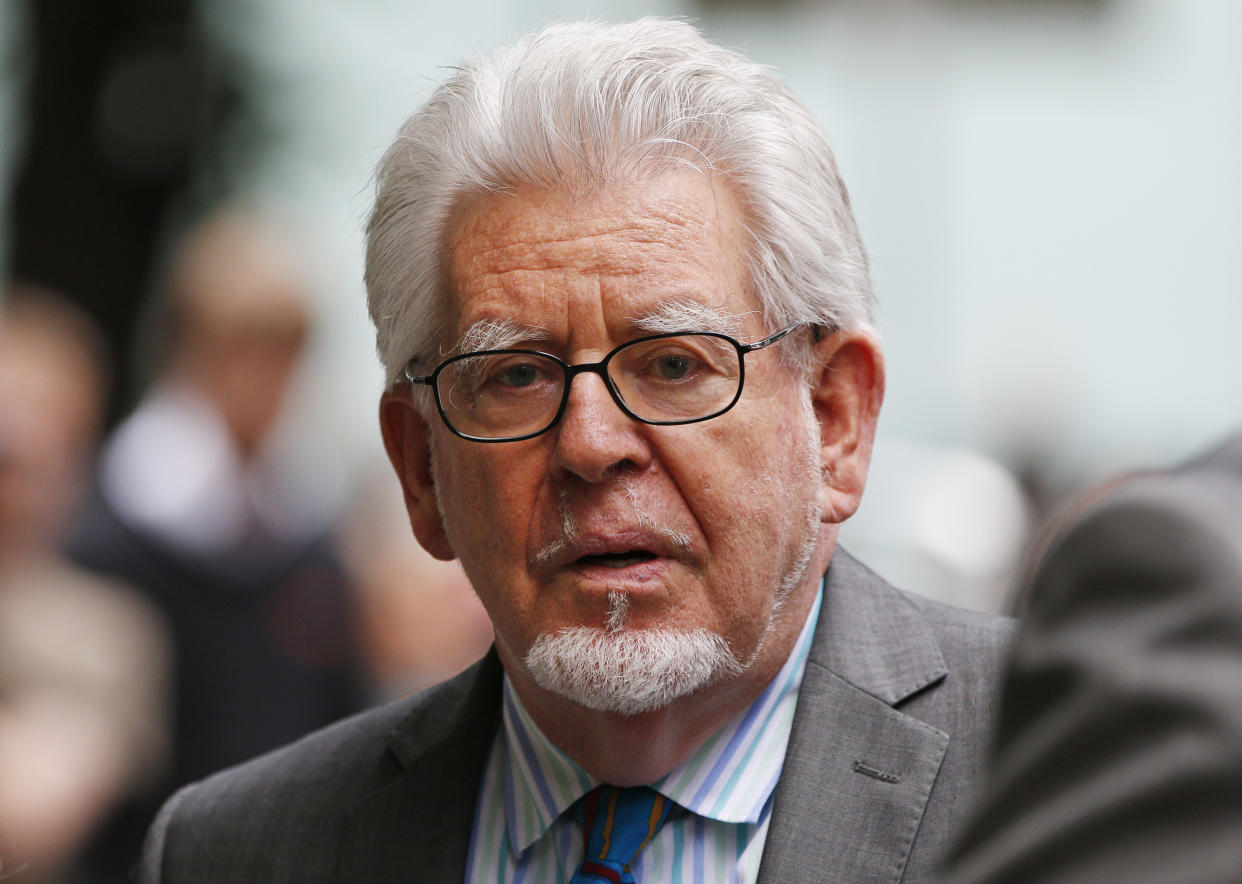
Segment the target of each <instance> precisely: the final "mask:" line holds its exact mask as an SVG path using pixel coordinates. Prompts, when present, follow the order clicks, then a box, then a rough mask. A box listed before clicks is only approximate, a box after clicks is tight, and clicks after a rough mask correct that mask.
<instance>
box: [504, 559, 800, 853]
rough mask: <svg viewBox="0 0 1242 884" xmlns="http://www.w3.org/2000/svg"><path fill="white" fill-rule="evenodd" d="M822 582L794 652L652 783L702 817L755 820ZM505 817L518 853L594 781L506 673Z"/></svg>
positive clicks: (780, 759) (778, 757)
mask: <svg viewBox="0 0 1242 884" xmlns="http://www.w3.org/2000/svg"><path fill="white" fill-rule="evenodd" d="M822 602H823V584H822V582H821V584H820V589H819V592H818V593H816V596H815V602H814V604H813V605H812V606H811V611H810V613H809V614H808V615H807V619H806V622H805V623H804V624H803V626H802V632H801V633H800V634H799V636H798V640H797V642H796V643H795V644H794V648H793V651H792V652H791V653H790V655H789V658H788V659H787V660H786V661H785V665H784V666H782V667H781V670H780V672H779V673H777V675H776V677H775V678H774V679H772V681H771V682H770V683H769V684H768V686H767V687H766V688H765V689H764V691H763V693H762V694H760V695H759V697H758V698H757V699H756V700H755V701H754V702H753V703H752V704H751V705H750V706H749V707H747V708H746V709H744V710H743V711H742V712H741V713H739V714H738V715H737V716H736V717H735V718H734V719H732V720H731V721H730V722H729V723H728V724H726V725H725V726H724V727H723V728H721V729H720V730H719V731H717V732H716V733H715V734H713V735H712V736H711V737H709V738H708V739H707V740H706V741H704V742H703V744H702V745H701V746H699V748H698V749H696V750H695V751H694V752H693V753H692V754H691V755H690V757H689V758H687V759H686V760H685V761H683V762H682V763H681V764H680V765H678V766H677V767H676V768H674V769H673V770H672V771H671V772H670V773H669V774H668V775H667V776H665V777H663V778H662V779H660V780H658V781H657V782H655V783H653V784H652V785H653V786H654V788H656V789H658V790H659V791H660V792H662V793H663V794H664V795H666V796H667V797H669V798H671V799H672V800H674V801H676V802H677V803H678V804H680V805H681V806H682V807H685V808H687V809H688V810H691V811H693V812H694V813H696V814H699V815H700V816H704V817H708V818H711V819H715V820H719V821H721V822H727V823H758V822H759V821H760V818H761V816H762V813H763V808H764V806H765V805H766V804H767V802H768V800H769V799H770V798H771V795H772V791H773V789H775V788H776V782H777V780H778V779H779V778H780V774H781V769H782V767H783V766H784V762H785V749H786V747H787V746H788V744H789V733H790V729H791V727H792V725H793V715H794V710H795V707H796V706H797V700H798V689H799V688H800V687H801V685H802V675H803V672H805V670H806V661H807V655H808V654H809V653H810V650H811V642H812V639H813V638H814V634H815V624H816V623H817V622H818V621H819V611H820V606H821V604H822ZM502 717H503V724H502V735H503V758H504V797H505V821H506V825H507V827H508V830H509V842H510V843H511V844H512V845H513V847H514V848H515V849H516V850H517V851H518V852H524V851H525V850H526V849H527V848H529V847H530V845H532V844H533V843H535V841H537V840H539V838H541V837H542V836H543V834H544V833H545V832H546V831H547V830H548V829H549V828H550V827H551V826H552V824H553V823H554V822H555V821H556V819H557V818H558V817H559V816H560V815H561V814H562V813H564V812H565V811H566V810H567V809H569V807H570V806H571V805H573V803H574V802H575V801H577V800H578V799H579V798H581V797H582V796H583V795H585V794H586V793H587V792H589V791H590V790H591V789H592V788H594V787H595V786H597V785H599V783H598V782H596V781H595V780H593V779H592V777H591V776H590V774H588V773H587V772H586V771H585V770H583V769H582V768H581V767H579V766H578V765H577V764H576V763H574V761H573V759H571V758H570V757H569V756H568V755H566V754H565V753H564V752H562V751H561V750H560V749H559V748H557V747H556V746H555V745H553V743H552V741H551V740H549V739H548V738H547V737H546V736H544V734H543V732H542V731H541V730H540V729H539V727H538V726H537V725H536V724H535V722H534V721H533V720H532V719H531V717H530V715H529V713H528V712H527V711H526V709H525V708H524V707H523V706H522V701H521V700H520V699H519V698H518V696H517V693H516V692H515V691H514V690H513V689H512V686H511V685H510V683H509V677H508V675H506V676H505V679H504V700H503V710H502Z"/></svg>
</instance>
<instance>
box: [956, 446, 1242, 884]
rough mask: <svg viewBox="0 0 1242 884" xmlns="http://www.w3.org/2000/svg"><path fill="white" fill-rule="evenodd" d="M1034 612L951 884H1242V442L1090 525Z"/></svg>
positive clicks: (1064, 548)
mask: <svg viewBox="0 0 1242 884" xmlns="http://www.w3.org/2000/svg"><path fill="white" fill-rule="evenodd" d="M1020 605H1021V607H1023V608H1024V609H1025V612H1024V613H1025V617H1024V620H1023V622H1022V624H1021V626H1020V628H1019V633H1018V637H1017V639H1016V643H1015V651H1014V656H1013V661H1012V668H1011V670H1010V672H1009V674H1008V676H1007V680H1006V683H1005V689H1004V698H1003V700H1002V715H1001V721H1000V724H999V726H998V745H997V749H996V752H995V757H994V764H993V768H992V772H991V778H990V782H989V786H988V788H987V791H986V796H985V799H984V802H983V804H982V806H981V807H980V808H979V810H978V812H977V814H976V815H975V817H974V820H973V823H972V824H971V825H970V826H969V828H968V830H967V832H966V835H965V837H964V838H963V840H962V841H961V843H960V844H959V846H958V848H957V849H956V851H955V853H954V855H953V858H952V860H951V862H950V863H949V865H948V867H947V869H946V874H945V880H946V881H949V882H953V884H958V882H961V884H983V882H1006V884H1020V882H1025V881H1032V882H1033V881H1039V882H1063V881H1082V882H1092V884H1111V882H1118V884H1120V882H1160V884H1175V882H1196V884H1211V882H1222V884H1223V882H1237V881H1242V436H1239V437H1235V438H1234V439H1232V440H1231V441H1230V442H1229V443H1228V444H1226V445H1225V446H1224V447H1222V448H1220V449H1218V450H1217V451H1216V452H1214V453H1213V454H1211V455H1209V456H1207V457H1204V458H1202V459H1200V460H1198V461H1196V462H1193V463H1191V464H1188V465H1187V466H1185V467H1183V468H1182V469H1179V470H1177V471H1175V472H1172V473H1168V474H1152V475H1143V476H1138V477H1133V478H1130V479H1128V480H1125V481H1123V482H1122V483H1119V484H1117V485H1115V486H1113V487H1111V488H1109V489H1107V490H1106V491H1104V492H1103V493H1102V495H1098V496H1097V498H1096V499H1094V500H1092V501H1090V502H1089V503H1088V504H1087V505H1086V506H1085V507H1084V508H1081V509H1080V510H1079V511H1077V512H1075V513H1074V514H1073V515H1072V517H1071V518H1069V519H1068V520H1066V522H1065V523H1063V527H1062V528H1061V530H1059V531H1058V532H1056V533H1055V534H1054V535H1053V539H1052V542H1051V544H1050V545H1049V547H1048V549H1047V550H1046V553H1045V554H1044V555H1043V556H1041V557H1040V560H1039V564H1038V565H1037V566H1036V567H1035V568H1034V570H1033V573H1032V576H1031V579H1030V580H1029V582H1028V583H1027V585H1026V586H1025V588H1024V592H1023V595H1022V597H1021V599H1020Z"/></svg>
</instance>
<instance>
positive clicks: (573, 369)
mask: <svg viewBox="0 0 1242 884" xmlns="http://www.w3.org/2000/svg"><path fill="white" fill-rule="evenodd" d="M803 325H805V323H801V322H798V323H794V324H793V325H790V326H786V327H785V328H783V329H781V330H780V331H778V332H776V333H775V334H773V335H769V336H768V337H766V338H764V339H763V340H762V341H756V342H755V343H753V344H743V343H742V342H740V341H738V340H735V339H734V338H731V337H729V336H728V335H726V334H721V333H720V332H704V331H676V332H664V333H662V334H658V335H647V336H646V337H642V338H635V339H634V340H632V341H626V342H625V343H624V344H619V345H617V346H616V347H613V348H612V350H610V351H608V354H607V355H606V356H605V357H604V358H603V359H601V360H600V361H599V362H580V363H578V364H577V365H571V364H570V363H568V362H566V361H565V360H564V359H561V358H560V357H559V356H554V355H553V354H551V353H545V352H543V351H542V350H525V349H521V348H516V349H504V350H476V351H475V352H473V353H461V354H459V355H457V356H451V357H449V358H448V359H446V360H444V361H443V362H441V363H440V364H439V365H437V366H436V367H435V369H434V370H433V371H432V372H431V374H429V375H421V376H420V375H415V374H413V373H412V372H411V371H410V369H411V367H412V364H413V362H414V360H413V359H411V360H410V361H409V362H407V363H406V364H405V367H404V368H403V369H402V374H403V375H404V376H405V379H406V381H408V382H409V383H411V384H424V385H426V386H428V387H431V391H432V393H433V394H434V396H435V400H436V410H437V411H439V412H440V420H442V421H444V425H445V426H446V427H448V428H449V431H450V432H451V433H453V435H455V436H459V437H461V438H462V439H467V440H469V441H471V442H522V441H525V440H526V439H533V438H535V437H536V436H542V435H543V434H544V433H546V432H547V431H548V430H550V429H552V428H553V427H554V426H556V424H557V422H559V421H560V419H561V418H562V417H563V416H564V414H565V408H566V407H567V406H568V405H569V389H570V386H571V385H572V384H573V380H574V378H575V377H576V376H577V375H580V374H583V373H584V372H590V373H593V374H597V375H599V376H600V377H601V378H602V379H603V381H604V386H605V387H606V388H607V389H608V394H609V395H610V396H612V401H613V402H615V403H616V404H617V407H618V408H620V409H621V411H622V413H623V414H625V415H626V416H627V417H629V418H632V419H633V420H636V421H638V422H639V423H643V424H650V425H651V426H655V427H671V426H680V425H682V424H697V423H699V422H700V421H706V420H711V419H712V418H714V417H720V415H722V414H724V413H725V412H726V411H728V410H729V409H731V408H732V407H733V406H734V405H737V401H738V400H739V399H741V398H742V389H743V387H745V386H746V354H747V353H753V352H754V351H755V350H762V349H763V348H764V347H768V346H771V345H772V344H775V343H776V342H777V341H779V340H780V339H781V338H783V337H785V336H786V335H788V334H789V333H790V332H793V331H795V330H796V329H798V328H801V327H802V326H803ZM816 332H817V334H816V339H817V340H818V337H819V335H818V332H819V327H818V326H817V327H816ZM686 335H701V336H703V337H710V338H720V339H721V340H722V341H727V342H728V343H730V344H732V345H733V347H734V349H735V350H737V363H738V375H737V392H736V393H734V394H733V398H732V399H730V400H729V403H728V404H727V405H725V406H724V407H723V408H720V409H718V410H717V411H713V412H712V413H711V414H705V415H703V416H702V417H692V418H687V419H682V420H669V421H658V420H649V419H647V418H645V417H639V416H638V415H637V414H635V413H634V412H633V411H631V410H630V407H629V406H628V405H626V404H625V400H624V399H623V398H622V396H621V391H620V390H618V389H617V387H616V385H615V384H614V383H613V380H612V378H610V377H609V376H608V363H609V362H610V361H611V360H612V358H613V357H614V356H616V355H617V354H618V353H620V352H621V351H622V350H624V349H626V348H627V347H631V346H633V345H634V344H641V343H645V342H647V341H658V340H662V339H664V338H680V337H684V336H686ZM518 354H521V355H526V356H541V357H543V358H544V359H550V360H552V361H553V362H555V363H556V364H557V365H559V366H560V367H561V370H562V371H563V372H564V373H565V388H564V389H563V390H562V391H561V404H560V406H559V407H558V408H557V409H556V414H555V415H553V416H552V419H551V420H549V421H548V422H547V424H545V425H544V426H543V427H541V428H540V429H538V430H536V431H534V432H533V433H526V434H524V435H521V436H501V437H498V438H491V437H487V436H471V435H470V434H468V433H463V432H461V430H459V429H457V428H456V427H454V426H453V422H452V421H450V420H449V418H448V415H447V414H446V413H445V411H444V404H443V403H442V402H441V401H440V388H439V386H438V385H437V384H436V380H437V378H439V377H440V372H442V371H444V369H446V368H447V367H448V366H450V365H452V364H453V363H455V362H460V361H462V360H463V359H471V358H473V357H477V356H505V355H518ZM415 358H417V357H415Z"/></svg>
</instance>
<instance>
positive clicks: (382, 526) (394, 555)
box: [344, 476, 492, 699]
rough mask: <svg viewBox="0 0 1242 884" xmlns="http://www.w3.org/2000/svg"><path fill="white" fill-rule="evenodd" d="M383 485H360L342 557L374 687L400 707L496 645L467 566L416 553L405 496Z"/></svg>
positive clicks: (374, 479)
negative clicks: (399, 699)
mask: <svg viewBox="0 0 1242 884" xmlns="http://www.w3.org/2000/svg"><path fill="white" fill-rule="evenodd" d="M379 478H380V477H378V476H375V477H368V478H367V479H366V480H364V481H363V482H362V483H360V489H359V491H358V492H357V494H356V499H355V501H354V503H353V505H352V506H351V508H350V512H349V514H348V517H347V519H346V524H345V546H344V550H345V560H346V563H347V565H348V569H349V574H350V579H351V583H352V584H353V586H354V589H355V592H356V593H357V598H358V617H359V624H360V633H361V636H362V638H361V648H362V656H363V659H364V660H365V662H366V667H367V673H368V675H369V677H370V683H371V686H372V688H373V690H374V691H375V693H376V695H377V696H378V697H379V698H382V699H394V698H396V697H401V696H404V695H406V694H408V693H410V692H412V691H415V690H418V689H420V688H425V687H428V686H429V685H433V684H436V683H437V682H441V681H444V680H445V679H447V678H450V677H452V676H454V675H457V674H458V673H459V672H461V671H462V670H463V669H465V668H466V667H467V666H469V665H470V664H471V663H474V662H475V661H476V660H478V659H479V658H480V657H482V656H483V655H484V654H485V653H486V652H487V649H488V646H489V645H491V642H492V626H491V621H490V620H488V619H487V611H485V610H484V608H483V605H482V604H481V603H480V602H479V597H478V596H477V595H475V593H474V590H473V589H471V587H470V581H469V579H468V578H467V577H466V574H465V572H464V571H462V569H461V565H460V564H458V563H457V562H442V561H440V560H438V559H436V558H435V557H434V556H432V555H431V554H430V553H428V552H427V551H426V550H424V549H423V548H422V547H421V546H419V545H418V541H416V540H415V539H414V538H413V537H412V536H410V526H409V519H408V517H407V516H406V513H405V508H404V506H403V505H402V502H401V495H400V493H399V491H398V490H397V488H396V487H394V486H393V484H392V482H391V481H384V482H380V481H379ZM385 478H386V477H385Z"/></svg>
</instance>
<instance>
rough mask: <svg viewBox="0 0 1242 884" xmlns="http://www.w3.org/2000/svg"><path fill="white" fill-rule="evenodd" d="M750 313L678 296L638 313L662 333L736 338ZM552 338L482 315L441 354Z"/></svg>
mask: <svg viewBox="0 0 1242 884" xmlns="http://www.w3.org/2000/svg"><path fill="white" fill-rule="evenodd" d="M753 312H755V311H751V312H749V313H729V312H726V311H724V310H720V309H718V308H716V307H711V306H708V305H707V304H702V303H700V302H698V301H694V300H691V299H689V298H675V299H673V300H671V301H666V302H665V303H663V304H661V305H660V306H659V307H656V308H655V309H653V310H649V311H647V312H645V313H642V314H640V315H639V316H636V317H634V318H633V319H632V320H631V322H632V324H633V325H634V327H635V328H636V329H638V330H639V331H644V332H647V333H648V334H653V335H659V334H665V333H666V332H682V331H705V332H716V333H718V334H722V335H729V336H730V337H733V338H736V337H737V336H738V334H739V333H740V332H741V330H742V327H743V325H744V324H745V322H746V318H747V317H748V316H750V315H752V313H753ZM551 340H552V336H551V334H550V333H549V332H548V330H547V329H546V328H544V327H543V326H538V325H527V324H525V323H521V322H515V321H513V320H512V319H493V318H485V319H480V320H478V321H477V322H475V323H474V324H473V325H471V326H470V327H469V328H468V329H466V331H465V332H464V333H463V334H462V336H461V337H460V338H459V339H458V341H457V343H456V344H455V345H453V347H452V348H450V349H449V350H448V351H447V352H441V354H440V355H441V356H450V355H456V354H459V353H478V352H481V351H484V350H508V349H512V348H528V347H536V346H543V345H546V344H548V343H549V342H550V341H551Z"/></svg>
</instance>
